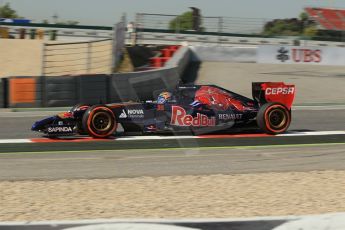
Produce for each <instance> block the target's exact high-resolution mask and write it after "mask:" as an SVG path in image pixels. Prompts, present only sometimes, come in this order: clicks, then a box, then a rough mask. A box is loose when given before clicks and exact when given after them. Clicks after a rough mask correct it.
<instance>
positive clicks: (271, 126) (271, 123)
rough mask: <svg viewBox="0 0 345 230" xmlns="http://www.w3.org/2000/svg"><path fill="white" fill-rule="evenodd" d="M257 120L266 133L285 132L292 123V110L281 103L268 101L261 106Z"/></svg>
mask: <svg viewBox="0 0 345 230" xmlns="http://www.w3.org/2000/svg"><path fill="white" fill-rule="evenodd" d="M256 121H257V124H258V126H259V128H260V129H262V130H263V131H264V132H265V133H268V134H275V135H276V134H280V133H284V132H285V131H286V130H287V129H288V128H289V126H290V123H291V111H290V110H289V109H288V108H286V106H284V105H283V104H281V103H276V102H271V103H267V104H264V105H263V106H262V107H261V108H260V110H259V112H258V115H257V117H256Z"/></svg>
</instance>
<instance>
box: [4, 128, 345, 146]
mask: <svg viewBox="0 0 345 230" xmlns="http://www.w3.org/2000/svg"><path fill="white" fill-rule="evenodd" d="M328 135H345V131H314V132H289V133H285V134H279V135H277V136H276V137H294V136H296V137H297V136H328ZM222 136H223V138H247V137H250V136H246V134H243V135H241V134H239V135H231V134H230V135H229V134H225V135H214V137H213V135H206V136H158V135H157V136H127V137H118V138H116V139H114V141H135V140H181V139H198V138H200V139H201V138H205V139H207V138H222ZM252 137H263V138H265V137H270V136H265V134H257V136H256V134H253V136H252ZM272 137H274V136H272ZM35 139H44V138H33V139H0V144H19V143H37V142H39V141H35ZM77 139H80V140H83V139H87V140H88V139H89V140H90V141H92V139H90V138H89V137H78V138H77ZM47 140H49V139H47ZM63 140H65V141H66V142H68V139H67V138H66V139H61V141H63ZM72 140H73V139H72ZM72 140H71V142H72ZM52 142H56V141H54V140H52ZM46 143H49V141H48V142H46Z"/></svg>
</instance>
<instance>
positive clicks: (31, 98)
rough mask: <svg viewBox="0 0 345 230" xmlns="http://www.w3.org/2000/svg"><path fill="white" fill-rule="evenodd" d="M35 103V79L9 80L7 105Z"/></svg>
mask: <svg viewBox="0 0 345 230" xmlns="http://www.w3.org/2000/svg"><path fill="white" fill-rule="evenodd" d="M35 102H36V80H35V78H10V79H9V104H10V105H11V106H13V105H15V104H22V103H25V104H26V103H28V104H34V103H35Z"/></svg>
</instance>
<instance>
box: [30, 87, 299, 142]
mask: <svg viewBox="0 0 345 230" xmlns="http://www.w3.org/2000/svg"><path fill="white" fill-rule="evenodd" d="M252 93H253V99H249V98H247V97H244V96H241V95H239V94H236V93H234V92H231V91H228V90H226V89H223V88H221V87H218V86H215V85H179V86H178V87H177V88H176V90H174V91H173V92H161V93H160V94H159V96H158V98H157V100H155V101H146V102H141V103H138V102H135V103H134V102H123V103H113V104H106V105H86V104H78V105H76V106H74V107H73V108H72V109H71V110H70V111H68V112H64V113H60V114H58V115H55V116H52V117H48V118H46V119H43V120H40V121H37V122H35V123H34V124H33V126H32V130H33V131H39V132H43V133H44V134H46V135H47V136H48V137H57V136H66V135H78V134H81V135H89V136H92V137H95V138H107V137H109V136H111V135H113V134H115V133H116V131H117V128H118V124H121V126H122V127H123V130H124V133H130V132H141V133H159V132H166V131H168V132H178V131H186V130H188V131H191V132H192V133H194V134H203V133H211V132H218V131H224V130H225V131H227V130H233V129H240V130H242V129H243V130H245V129H247V128H249V127H250V128H253V127H255V128H256V129H260V130H262V131H263V132H265V133H268V134H280V133H283V132H285V131H286V130H287V129H288V127H289V125H290V122H291V106H292V102H293V100H294V96H295V86H294V85H287V84H285V83H283V82H256V83H252Z"/></svg>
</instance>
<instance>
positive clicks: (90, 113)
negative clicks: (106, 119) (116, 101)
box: [82, 105, 117, 138]
mask: <svg viewBox="0 0 345 230" xmlns="http://www.w3.org/2000/svg"><path fill="white" fill-rule="evenodd" d="M99 112H105V113H107V114H109V115H110V117H111V120H110V122H111V125H110V127H109V128H108V129H107V130H106V131H103V132H99V131H97V130H96V129H95V127H93V124H92V122H91V121H92V118H93V117H94V116H95V115H96V114H97V113H99ZM82 123H83V128H84V130H86V131H87V133H88V134H89V135H90V136H92V137H96V138H107V137H109V136H111V135H112V134H113V133H114V132H115V130H116V128H117V123H116V120H115V116H114V113H113V112H112V111H111V109H109V108H108V107H106V106H104V105H94V106H91V107H90V108H88V109H87V110H86V112H85V114H84V116H83V121H82Z"/></svg>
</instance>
